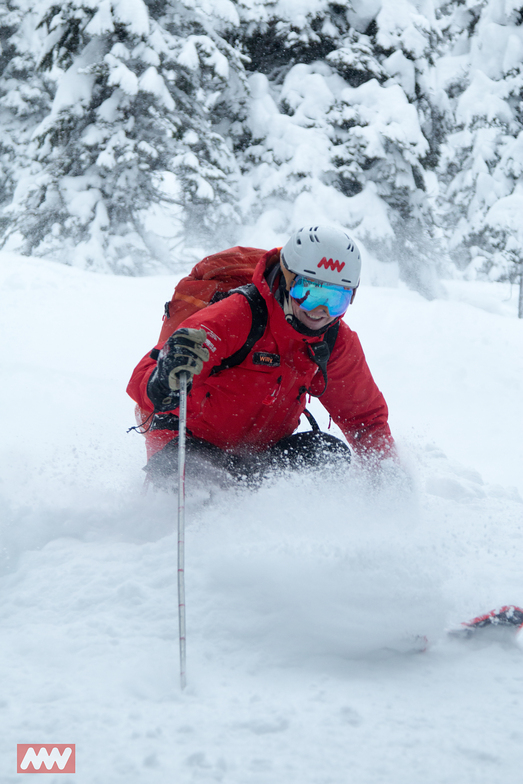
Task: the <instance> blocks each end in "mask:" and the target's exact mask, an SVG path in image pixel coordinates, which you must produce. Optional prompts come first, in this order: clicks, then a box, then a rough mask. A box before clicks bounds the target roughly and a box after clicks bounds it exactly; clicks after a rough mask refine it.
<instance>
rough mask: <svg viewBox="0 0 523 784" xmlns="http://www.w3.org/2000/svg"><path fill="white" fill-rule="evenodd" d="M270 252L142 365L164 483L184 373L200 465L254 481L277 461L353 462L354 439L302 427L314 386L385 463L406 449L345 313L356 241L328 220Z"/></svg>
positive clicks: (156, 469)
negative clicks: (247, 282) (241, 283)
mask: <svg viewBox="0 0 523 784" xmlns="http://www.w3.org/2000/svg"><path fill="white" fill-rule="evenodd" d="M234 250H235V251H243V250H246V249H242V248H237V249H234ZM260 253H261V254H262V255H261V258H260V261H259V262H258V264H257V266H256V268H255V270H254V275H253V278H252V282H253V285H251V286H247V287H244V288H243V289H239V290H236V291H235V292H234V293H232V294H230V295H229V296H227V297H226V298H223V299H221V300H220V301H218V302H215V303H214V304H211V305H209V306H208V307H206V308H204V309H203V310H198V311H197V312H195V313H193V315H191V316H189V317H188V318H187V319H185V320H184V321H183V322H182V324H181V325H180V327H179V328H178V329H176V331H175V332H174V333H173V334H171V335H170V337H168V339H167V340H165V341H161V342H160V343H159V344H158V345H157V347H156V349H155V350H153V351H152V352H151V354H147V355H146V356H145V357H144V358H143V359H142V360H141V362H140V363H139V364H138V366H137V367H136V369H135V371H134V373H133V376H132V378H131V381H130V382H129V386H128V390H127V391H128V393H129V395H130V396H131V397H132V398H133V400H135V401H136V402H137V403H138V406H139V407H140V409H141V410H142V412H145V413H146V414H147V415H148V417H147V420H146V422H144V423H143V424H144V431H146V433H147V436H146V438H147V449H148V462H147V465H146V467H145V470H146V471H147V472H148V474H149V477H150V479H152V480H153V481H154V482H155V483H157V484H162V483H165V482H169V481H170V480H172V478H173V476H174V475H175V472H176V465H177V431H178V417H177V409H178V405H179V376H180V374H181V373H186V374H188V390H190V392H189V395H188V400H187V436H188V440H187V459H188V467H190V466H191V465H192V467H193V470H194V471H195V473H196V474H199V475H203V476H205V475H208V472H209V470H211V467H213V468H214V469H218V470H219V472H220V473H221V474H222V475H223V476H226V477H227V478H228V479H230V478H231V477H234V479H235V480H238V479H240V480H241V479H244V480H245V479H248V480H249V479H250V480H252V479H253V477H260V476H262V475H263V474H264V472H265V471H266V470H267V469H268V468H270V467H275V466H288V467H291V468H296V467H299V466H308V467H317V466H320V465H322V464H324V463H325V461H329V460H331V461H335V462H336V463H337V464H338V465H345V466H346V465H347V464H348V462H349V461H350V456H351V450H350V449H349V447H347V445H346V444H345V443H344V442H342V441H341V440H340V439H337V438H335V437H334V436H332V435H329V434H326V433H322V432H321V431H320V430H319V429H318V427H317V425H316V424H315V422H314V420H312V426H313V430H312V432H300V433H294V431H295V430H296V428H297V426H298V422H299V419H300V415H301V414H302V413H304V410H305V405H306V398H307V396H308V395H313V396H317V397H320V398H321V402H322V403H323V405H324V406H325V408H326V409H327V411H328V412H329V414H330V415H331V417H332V419H333V420H334V421H335V422H336V423H337V424H338V425H339V427H340V428H341V430H342V432H343V434H344V435H345V437H346V438H347V440H348V442H349V444H350V445H351V447H352V449H353V450H354V451H355V453H356V454H357V455H358V456H359V457H361V458H362V459H364V460H366V461H368V462H369V463H370V464H372V465H373V466H375V465H379V463H380V461H381V460H383V459H386V458H390V457H394V456H395V447H394V441H393V438H392V435H391V432H390V429H389V426H388V422H387V417H388V410H387V405H386V403H385V400H384V398H383V395H382V394H381V392H380V391H379V389H378V388H377V386H376V384H375V382H374V380H373V378H372V375H371V373H370V370H369V368H368V366H367V362H366V360H365V356H364V354H363V350H362V348H361V344H360V342H359V339H358V337H357V335H356V333H355V332H353V331H352V330H351V329H350V328H349V327H348V325H347V324H346V323H345V322H343V321H342V320H341V319H342V317H343V315H344V314H345V312H346V310H347V308H348V307H349V305H350V304H351V303H352V302H353V301H354V297H355V295H356V291H357V289H358V286H359V283H360V271H361V260H360V252H359V250H358V248H357V246H356V243H355V242H354V241H353V240H352V239H351V238H350V237H349V235H348V234H346V233H345V232H344V231H342V230H338V229H332V228H327V227H322V226H319V227H313V228H310V229H305V228H302V229H300V230H299V231H297V232H296V233H295V234H294V235H293V236H292V237H291V238H290V239H289V240H288V242H287V243H286V244H285V245H284V247H283V248H281V249H279V248H276V249H273V250H271V251H268V252H265V253H264V252H262V251H260ZM260 324H261V327H260ZM255 327H257V329H258V333H261V334H259V339H258V335H256V342H255V344H254V346H251V345H250V343H252V334H253V331H255ZM249 341H250V342H249ZM246 352H247V353H246ZM305 413H306V414H307V413H308V412H306V411H305ZM309 416H310V415H309ZM311 419H312V418H311Z"/></svg>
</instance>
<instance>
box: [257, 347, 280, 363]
mask: <svg viewBox="0 0 523 784" xmlns="http://www.w3.org/2000/svg"><path fill="white" fill-rule="evenodd" d="M252 363H253V365H265V367H280V355H279V354H269V353H268V352H267V351H255V352H254V354H253V355H252Z"/></svg>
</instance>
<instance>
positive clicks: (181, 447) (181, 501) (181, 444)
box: [178, 373, 187, 689]
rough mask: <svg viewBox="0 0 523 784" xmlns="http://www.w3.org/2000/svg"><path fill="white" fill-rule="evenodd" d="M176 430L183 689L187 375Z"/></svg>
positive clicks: (183, 377) (182, 384)
mask: <svg viewBox="0 0 523 784" xmlns="http://www.w3.org/2000/svg"><path fill="white" fill-rule="evenodd" d="M178 418H179V429H178V628H179V636H180V686H181V688H182V689H185V686H186V683H187V679H186V675H185V657H186V651H185V572H184V568H185V431H186V428H187V373H181V374H180V407H179V413H178Z"/></svg>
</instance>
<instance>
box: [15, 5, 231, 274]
mask: <svg viewBox="0 0 523 784" xmlns="http://www.w3.org/2000/svg"><path fill="white" fill-rule="evenodd" d="M218 10H219V12H220V14H221V16H222V17H223V16H224V14H226V13H228V15H229V19H228V24H234V23H235V21H237V18H236V17H235V13H234V7H233V6H232V5H231V3H229V2H227V0H223V2H222V3H221V5H219V6H218ZM40 14H41V16H40V26H41V28H43V30H44V31H45V33H46V38H45V41H44V47H43V51H42V54H41V58H40V67H41V68H42V69H43V70H44V71H48V72H53V73H55V74H57V75H58V77H57V89H56V95H55V98H54V101H53V105H52V109H51V112H50V114H49V115H48V116H47V117H46V118H45V119H44V120H43V122H42V123H41V124H40V125H39V127H38V128H37V129H36V132H35V135H34V139H35V141H34V149H33V157H34V160H35V161H37V162H38V164H39V165H40V167H41V168H40V172H39V173H38V174H37V175H36V176H34V177H33V178H32V179H31V180H30V181H27V182H25V184H24V187H23V188H19V189H18V192H17V199H15V202H14V205H13V207H12V214H13V217H14V221H13V224H12V227H11V231H17V232H18V233H19V234H20V235H22V237H23V240H24V245H23V250H24V251H25V252H27V253H35V254H54V255H58V256H59V257H60V258H62V259H63V260H65V261H66V262H67V263H74V264H79V265H81V266H84V267H92V268H96V269H111V270H113V271H116V272H138V273H141V272H146V271H148V270H150V269H155V268H158V262H163V263H164V264H167V265H168V264H170V263H171V260H172V256H173V251H175V250H176V249H177V248H178V252H179V251H180V246H183V244H187V243H194V244H197V245H198V246H200V247H201V246H205V244H206V242H208V241H209V238H210V237H213V238H214V237H215V236H216V235H217V234H218V235H219V233H220V230H222V229H224V228H226V227H227V226H230V225H231V224H234V222H235V221H237V220H238V216H237V214H236V211H235V206H234V203H235V187H236V184H235V176H236V167H235V162H234V158H233V156H232V154H231V152H230V149H229V147H228V146H227V143H226V141H225V140H224V137H223V136H222V135H221V134H220V133H218V132H217V131H216V129H215V127H214V124H213V121H214V123H216V122H223V117H224V115H225V116H226V115H227V114H228V113H227V110H226V106H227V100H229V99H228V94H229V95H231V93H233V92H234V91H236V93H241V90H242V89H243V87H242V65H241V61H240V58H239V55H238V53H237V52H236V51H235V50H234V49H233V47H231V46H230V45H229V44H228V43H227V42H226V41H225V40H224V38H223V37H221V36H220V34H219V33H218V32H216V28H217V27H218V20H217V19H216V18H214V19H213V18H211V17H210V16H209V14H207V13H204V12H203V11H202V9H201V7H200V6H199V5H198V4H197V5H196V6H194V4H193V3H190V2H188V0H187V2H186V3H183V2H180V3H172V2H168V0H154V1H153V2H148V3H146V2H144V1H143V0H132V2H126V1H125V0H102V2H94V0H65V2H64V3H62V4H57V3H56V2H55V0H44V1H43V2H42V5H41V12H40ZM162 235H163V236H162Z"/></svg>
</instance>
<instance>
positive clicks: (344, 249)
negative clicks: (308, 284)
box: [280, 226, 361, 289]
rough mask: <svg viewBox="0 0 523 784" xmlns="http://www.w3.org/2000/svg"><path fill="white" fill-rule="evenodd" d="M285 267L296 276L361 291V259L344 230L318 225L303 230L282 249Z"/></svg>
mask: <svg viewBox="0 0 523 784" xmlns="http://www.w3.org/2000/svg"><path fill="white" fill-rule="evenodd" d="M280 258H281V260H282V263H283V266H284V267H285V269H286V270H288V271H289V272H293V273H294V274H295V275H303V276H304V277H306V278H312V279H313V280H320V281H321V282H322V283H330V284H331V285H335V286H343V287H344V288H352V289H356V288H358V286H359V284H360V273H361V256H360V252H359V250H358V246H357V245H356V243H355V242H354V240H353V239H351V237H349V235H348V234H346V233H345V232H344V231H342V230H341V229H331V228H329V227H328V226H314V227H312V228H310V229H306V228H302V229H299V230H298V231H297V232H296V233H295V234H293V235H292V237H291V238H290V239H289V240H288V242H287V243H286V244H285V245H284V246H283V248H282V249H281V255H280Z"/></svg>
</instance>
